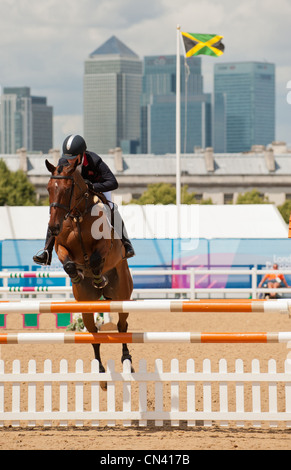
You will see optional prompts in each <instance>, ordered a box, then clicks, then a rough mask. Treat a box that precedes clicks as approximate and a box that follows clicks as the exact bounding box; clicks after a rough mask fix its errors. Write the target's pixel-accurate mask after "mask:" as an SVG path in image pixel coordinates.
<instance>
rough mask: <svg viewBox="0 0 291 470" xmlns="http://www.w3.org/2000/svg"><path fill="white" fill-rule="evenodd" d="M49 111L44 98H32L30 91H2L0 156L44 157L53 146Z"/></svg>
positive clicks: (19, 89)
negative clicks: (27, 154)
mask: <svg viewBox="0 0 291 470" xmlns="http://www.w3.org/2000/svg"><path fill="white" fill-rule="evenodd" d="M52 114H53V112H52V107H51V106H47V104H46V98H45V97H33V96H31V94H30V88H29V87H5V88H4V89H3V93H2V96H1V106H0V121H1V124H0V136H1V137H0V141H1V146H0V150H1V153H4V154H5V153H6V154H7V153H15V152H16V150H17V149H19V148H21V147H24V148H26V150H28V151H42V152H44V153H47V152H48V151H49V149H51V148H52V146H53V136H52V119H53V116H52Z"/></svg>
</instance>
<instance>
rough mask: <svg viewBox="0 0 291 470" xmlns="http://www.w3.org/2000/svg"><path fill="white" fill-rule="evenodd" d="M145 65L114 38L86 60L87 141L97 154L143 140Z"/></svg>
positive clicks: (85, 124)
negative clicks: (143, 69) (143, 74)
mask: <svg viewBox="0 0 291 470" xmlns="http://www.w3.org/2000/svg"><path fill="white" fill-rule="evenodd" d="M141 82H142V62H141V60H140V59H139V58H138V56H137V55H136V54H135V53H134V52H133V51H132V50H130V49H129V48H128V47H127V46H126V45H125V44H123V43H122V42H121V41H119V40H118V39H117V38H116V37H115V36H112V37H111V38H110V39H109V40H108V41H106V42H105V43H104V44H103V45H102V46H101V47H99V48H98V49H96V50H95V51H94V52H93V53H92V54H91V55H90V56H89V58H88V59H87V60H86V61H85V74H84V138H85V140H86V143H87V146H88V148H90V149H91V150H94V151H96V152H97V153H108V151H109V150H110V149H113V148H115V147H120V146H121V145H125V146H126V147H127V148H128V149H129V151H131V150H132V149H135V150H136V149H137V143H138V142H139V139H140V97H141Z"/></svg>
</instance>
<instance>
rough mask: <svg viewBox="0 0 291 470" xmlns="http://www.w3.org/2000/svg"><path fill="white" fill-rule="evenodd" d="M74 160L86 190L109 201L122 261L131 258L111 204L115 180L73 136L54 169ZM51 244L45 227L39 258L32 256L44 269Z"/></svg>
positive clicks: (53, 241) (123, 231)
mask: <svg viewBox="0 0 291 470" xmlns="http://www.w3.org/2000/svg"><path fill="white" fill-rule="evenodd" d="M76 157H79V163H78V166H77V170H78V171H80V173H81V175H82V177H83V178H84V180H85V182H86V184H87V186H88V188H89V189H91V190H92V191H94V192H97V193H103V194H104V196H105V197H106V199H107V200H108V201H109V205H110V207H111V213H112V219H113V220H114V222H113V224H114V227H115V230H116V231H117V234H118V236H119V237H120V239H121V241H122V243H123V246H124V248H125V258H131V257H132V256H135V252H134V249H133V246H132V244H131V242H130V240H129V238H128V235H127V232H126V229H125V226H124V223H123V220H122V218H121V215H120V213H119V211H118V208H117V206H116V204H113V202H112V200H111V191H113V190H115V189H117V188H118V182H117V180H116V178H115V176H114V175H113V173H112V171H111V170H110V168H109V167H108V166H107V165H106V163H105V162H104V161H103V160H102V158H101V157H100V156H99V155H97V154H96V153H94V152H91V151H89V150H87V145H86V142H85V140H84V139H83V137H81V136H80V135H77V134H75V135H69V136H68V137H66V139H65V140H64V143H63V154H62V157H61V158H60V160H59V162H58V165H61V164H63V165H65V164H68V162H69V161H70V160H72V159H75V158H76ZM118 232H121V233H118ZM54 244H55V237H54V236H53V235H52V234H51V232H50V229H49V227H48V230H47V235H46V241H45V247H44V250H43V251H42V252H41V253H40V254H36V255H35V256H33V261H34V262H35V263H37V264H41V265H44V266H47V265H50V264H51V260H52V252H53V248H54Z"/></svg>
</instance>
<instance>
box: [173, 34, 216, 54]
mask: <svg viewBox="0 0 291 470" xmlns="http://www.w3.org/2000/svg"><path fill="white" fill-rule="evenodd" d="M181 33H182V38H183V41H184V46H185V51H186V57H191V56H193V55H200V54H204V55H212V56H220V55H222V54H223V52H224V44H222V42H221V40H222V39H223V36H217V35H216V34H195V33H184V32H183V31H181Z"/></svg>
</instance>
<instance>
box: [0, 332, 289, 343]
mask: <svg viewBox="0 0 291 470" xmlns="http://www.w3.org/2000/svg"><path fill="white" fill-rule="evenodd" d="M288 341H291V332H279V333H267V332H243V333H228V332H223V333H219V332H213V333H207V332H206V333H191V332H147V333H107V332H101V333H74V332H70V333H0V344H101V343H110V344H114V343H225V344H226V343H286V342H288Z"/></svg>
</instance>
